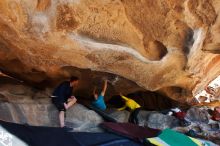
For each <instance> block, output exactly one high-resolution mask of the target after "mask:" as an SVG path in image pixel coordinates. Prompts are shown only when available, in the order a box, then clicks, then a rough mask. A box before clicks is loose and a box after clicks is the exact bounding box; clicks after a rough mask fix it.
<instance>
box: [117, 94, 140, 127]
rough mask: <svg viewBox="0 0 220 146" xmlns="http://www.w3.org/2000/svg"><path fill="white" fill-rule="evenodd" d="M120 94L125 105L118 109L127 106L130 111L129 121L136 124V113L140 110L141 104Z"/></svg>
mask: <svg viewBox="0 0 220 146" xmlns="http://www.w3.org/2000/svg"><path fill="white" fill-rule="evenodd" d="M120 96H121V98H122V99H124V101H125V105H124V106H123V107H121V108H119V109H118V110H119V111H121V110H124V109H126V108H128V109H129V110H130V112H131V114H130V117H129V122H131V123H134V124H138V119H137V115H138V113H139V111H140V110H141V106H140V105H139V104H138V103H137V102H136V101H134V100H132V99H130V98H128V97H125V96H123V95H122V94H121V93H120Z"/></svg>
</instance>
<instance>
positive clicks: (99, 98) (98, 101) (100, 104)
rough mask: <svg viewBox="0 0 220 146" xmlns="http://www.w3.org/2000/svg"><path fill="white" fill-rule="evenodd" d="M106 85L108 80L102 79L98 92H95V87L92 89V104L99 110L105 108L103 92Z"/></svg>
mask: <svg viewBox="0 0 220 146" xmlns="http://www.w3.org/2000/svg"><path fill="white" fill-rule="evenodd" d="M107 86H108V80H105V81H104V86H103V88H102V91H101V93H100V94H98V93H97V91H96V87H95V88H94V90H93V96H94V99H95V101H93V102H92V106H93V107H95V108H98V109H100V110H106V104H105V101H104V96H105V92H106V89H107Z"/></svg>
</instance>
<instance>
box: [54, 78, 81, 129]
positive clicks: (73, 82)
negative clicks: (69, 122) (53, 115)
mask: <svg viewBox="0 0 220 146" xmlns="http://www.w3.org/2000/svg"><path fill="white" fill-rule="evenodd" d="M78 82H79V78H78V77H75V76H72V77H71V78H70V80H69V81H64V82H62V83H61V84H60V85H59V86H58V87H56V88H55V90H54V92H53V94H52V96H51V97H52V102H53V104H54V105H55V106H56V108H57V109H58V110H59V120H60V127H64V126H65V123H64V115H65V111H66V110H67V109H69V108H70V107H71V106H73V105H74V104H75V103H76V101H77V99H76V98H75V96H72V92H73V89H74V88H75V87H76V86H77V85H78Z"/></svg>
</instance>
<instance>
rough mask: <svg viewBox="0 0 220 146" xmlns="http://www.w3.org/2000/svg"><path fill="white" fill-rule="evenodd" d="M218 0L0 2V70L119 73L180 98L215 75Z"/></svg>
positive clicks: (26, 76) (40, 75) (36, 79)
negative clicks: (67, 68) (79, 69)
mask: <svg viewBox="0 0 220 146" xmlns="http://www.w3.org/2000/svg"><path fill="white" fill-rule="evenodd" d="M219 5H220V3H219V2H218V0H211V1H209V0H180V1H175V0H170V1H166V0H154V1H151V0H142V1H138V0H114V1H112V0H106V1H99V0H77V1H75V0H68V1H64V0H53V1H51V0H32V1H21V0H18V1H15V0H1V2H0V32H1V33H0V69H1V71H2V72H4V73H6V74H9V75H11V76H14V77H16V78H18V79H21V80H24V81H27V82H30V83H32V84H35V85H36V84H46V83H47V82H46V81H52V80H59V79H63V78H65V77H68V76H70V75H72V73H71V71H65V69H64V68H66V67H77V68H81V69H91V70H95V71H100V72H108V73H112V74H115V75H119V76H121V77H123V78H126V79H129V80H131V81H133V82H135V83H136V84H137V85H138V86H140V87H142V88H144V89H146V90H150V91H159V92H160V93H162V94H164V95H166V96H168V97H170V98H172V99H175V100H177V101H180V102H186V101H188V100H190V99H191V98H192V96H193V95H194V94H195V93H196V92H198V91H199V90H200V89H202V88H203V87H204V86H205V85H207V83H208V82H209V81H210V80H211V79H213V78H214V77H216V76H217V75H218V74H219V73H220V70H219V68H218V66H219V63H220V61H219V55H218V54H216V53H218V52H219V40H218V34H219V31H218V29H219V24H220V23H219V19H218V15H219Z"/></svg>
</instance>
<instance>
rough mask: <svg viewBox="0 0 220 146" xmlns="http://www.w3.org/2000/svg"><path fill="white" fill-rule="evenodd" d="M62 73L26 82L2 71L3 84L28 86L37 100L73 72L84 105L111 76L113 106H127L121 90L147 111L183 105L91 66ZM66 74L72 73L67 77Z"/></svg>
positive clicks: (109, 94)
mask: <svg viewBox="0 0 220 146" xmlns="http://www.w3.org/2000/svg"><path fill="white" fill-rule="evenodd" d="M60 73H61V74H60V75H59V77H57V78H54V79H51V78H47V79H46V80H42V82H37V83H36V82H31V83H30V82H26V81H25V80H24V81H22V79H21V78H16V76H9V75H7V74H4V73H1V74H0V87H3V86H4V85H6V84H11V86H12V87H11V88H13V85H14V86H20V87H19V90H22V89H20V88H24V89H23V90H27V89H26V88H29V89H28V90H30V92H33V93H29V95H30V96H31V98H34V99H37V98H38V97H37V94H38V93H44V94H45V96H42V95H41V97H39V98H43V97H44V98H48V97H49V96H50V94H51V93H52V91H53V89H54V88H55V87H56V86H57V85H58V84H59V83H61V82H62V81H64V80H67V79H68V76H69V75H70V76H71V75H74V76H78V77H79V78H80V82H79V85H78V86H77V88H76V89H74V95H75V96H76V97H77V99H78V103H80V104H83V105H88V104H90V103H91V102H92V101H93V100H94V97H93V96H92V91H93V88H94V87H95V86H96V87H97V88H98V91H100V90H101V88H102V86H103V79H108V80H109V81H110V82H109V84H108V88H107V91H106V96H105V101H106V104H107V106H108V107H110V108H119V107H121V106H123V104H124V102H123V100H122V99H121V98H120V96H119V93H122V94H123V95H125V96H127V97H129V98H131V99H133V100H135V101H136V102H137V103H138V104H140V105H141V106H142V107H143V108H144V109H146V110H163V109H170V108H172V107H175V106H177V105H179V103H178V102H177V101H174V100H172V99H171V98H169V97H166V96H165V95H162V94H160V93H159V92H157V91H155V92H152V91H147V90H145V89H143V88H142V87H140V86H138V85H137V84H136V83H135V82H132V81H130V80H128V79H125V78H123V77H121V76H118V75H114V74H111V73H105V72H99V71H92V70H90V69H79V68H76V67H72V66H65V67H62V68H60ZM64 74H65V75H66V74H68V75H67V76H64ZM21 86H23V87H21ZM15 89H16V88H15ZM24 96H27V95H24ZM9 102H10V101H9Z"/></svg>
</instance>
